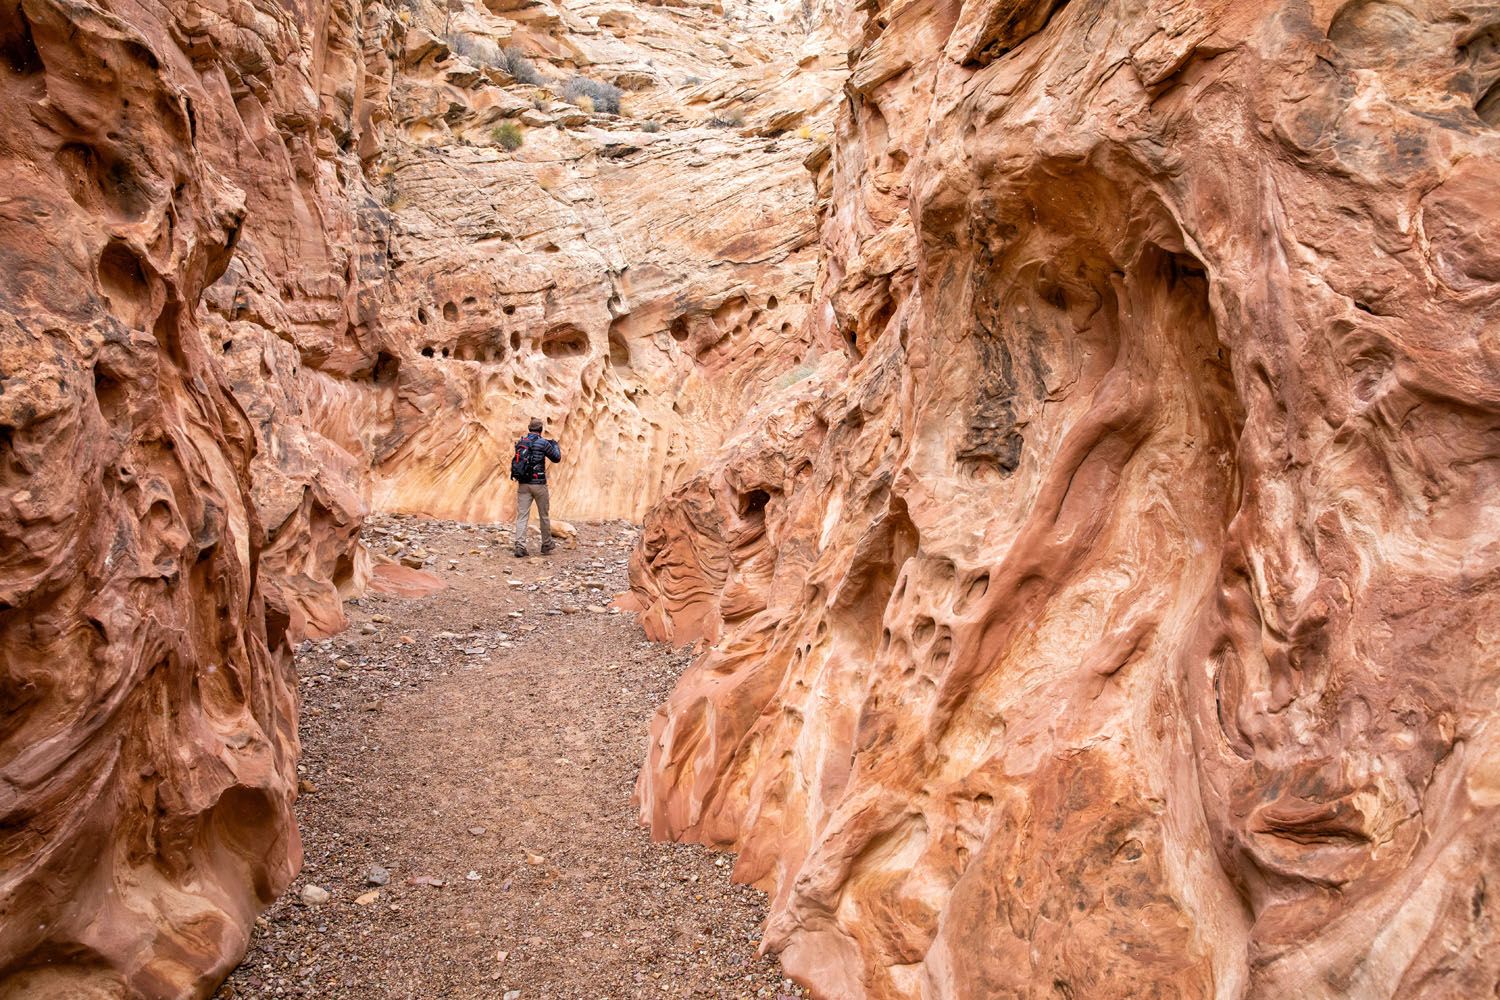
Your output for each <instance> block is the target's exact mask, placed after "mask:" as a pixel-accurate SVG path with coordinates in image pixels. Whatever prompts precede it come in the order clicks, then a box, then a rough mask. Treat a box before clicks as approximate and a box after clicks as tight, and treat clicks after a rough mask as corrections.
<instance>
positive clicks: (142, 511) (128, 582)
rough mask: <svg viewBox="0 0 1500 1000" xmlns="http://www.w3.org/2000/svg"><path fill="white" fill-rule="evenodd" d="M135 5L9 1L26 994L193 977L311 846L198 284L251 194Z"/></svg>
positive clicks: (2, 87)
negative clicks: (300, 836)
mask: <svg viewBox="0 0 1500 1000" xmlns="http://www.w3.org/2000/svg"><path fill="white" fill-rule="evenodd" d="M134 14H135V16H133V17H132V18H131V19H129V20H128V21H127V20H125V19H122V18H120V17H118V16H116V15H114V14H112V13H110V12H108V11H105V10H103V9H101V8H98V7H94V6H91V5H89V4H86V3H54V2H51V0H23V2H21V3H20V4H19V5H18V4H17V3H15V2H7V3H5V4H3V5H0V175H3V176H4V178H5V181H4V185H3V192H0V378H3V383H0V426H3V471H0V478H3V490H0V525H3V527H0V538H3V549H0V552H3V555H0V602H3V604H0V719H3V725H0V993H3V995H5V996H7V997H95V996H101V997H103V996H122V995H132V996H177V995H185V994H191V993H202V992H204V991H205V990H207V989H209V988H210V987H211V986H212V985H213V983H214V982H216V981H217V979H218V978H219V977H221V976H222V975H223V974H224V973H225V972H227V971H228V969H229V967H230V966H231V965H232V964H233V962H234V961H235V960H236V959H237V958H238V955H239V954H240V953H241V951H242V950H243V948H244V946H245V936H246V931H247V928H248V925H249V923H250V921H251V920H252V919H253V917H254V915H255V914H256V912H258V911H259V909H260V908H261V907H263V906H265V905H266V904H268V903H269V902H270V901H271V899H272V898H274V896H275V894H276V892H277V891H278V890H279V889H280V888H281V887H282V886H284V885H286V884H287V882H288V881H289V880H290V879H291V877H292V875H293V874H294V872H295V870H296V867H297V865H298V863H299V861H300V847H299V845H298V840H297V833H296V829H295V827H294V826H293V823H292V817H291V801H292V786H293V782H294V780H295V774H294V770H293V769H294V764H295V757H296V752H297V733H296V721H295V700H296V694H295V685H294V683H293V678H292V676H291V673H292V672H291V658H290V652H289V650H288V647H287V641H286V637H287V628H288V623H289V617H288V611H287V608H286V606H285V605H284V603H282V602H281V601H280V598H279V591H278V588H277V586H276V585H275V584H274V583H273V582H272V581H271V580H270V579H269V578H268V574H267V566H268V562H269V559H268V556H267V551H268V550H267V547H266V539H265V532H264V530H263V528H262V525H263V523H264V522H263V521H262V519H261V515H260V512H259V511H258V510H257V508H256V505H255V503H254V501H253V497H252V491H251V488H250V466H251V460H252V455H253V454H254V452H255V446H256V445H255V442H256V434H255V429H254V427H253V426H252V424H251V422H250V420H249V419H247V416H246V413H245V412H244V410H242V409H241V407H240V406H239V405H238V404H237V403H236V401H235V397H234V395H233V394H232V393H231V391H230V388H229V386H228V385H227V384H226V380H225V377H224V373H223V371H222V369H221V368H220V367H219V365H218V363H217V361H216V360H215V359H216V355H217V352H216V351H214V350H213V346H214V345H212V344H210V343H209V342H208V341H207V340H206V339H205V338H204V336H203V333H202V324H201V317H200V313H199V310H198V305H197V303H198V300H199V297H200V295H201V293H202V290H203V289H204V287H205V286H206V285H208V284H209V283H211V282H212V281H214V280H215V279H216V278H217V277H218V276H219V274H220V273H221V272H222V271H223V270H224V268H225V266H226V264H227V262H228V260H229V258H230V255H231V253H232V252H233V247H234V243H235V239H236V237H237V234H238V233H239V231H240V227H241V225H242V223H243V221H244V219H245V212H246V209H245V198H244V195H243V192H242V191H240V190H239V189H237V188H236V187H235V185H234V184H233V183H231V182H230V181H229V180H228V179H227V178H226V176H225V175H224V173H223V172H222V171H221V170H220V169H218V168H217V167H216V166H215V165H214V163H212V162H211V161H210V160H209V159H208V158H207V157H206V156H205V155H204V147H205V146H206V145H207V144H209V143H210V141H211V140H210V139H209V136H208V130H209V129H210V128H213V127H214V125H215V123H214V121H213V118H212V117H211V115H210V113H209V109H211V108H213V107H214V106H215V105H214V102H213V99H212V98H211V97H209V96H208V94H207V93H206V89H205V88H206V87H207V88H211V87H212V82H211V81H212V79H213V78H214V74H213V73H211V72H209V69H208V67H206V66H205V67H202V69H203V71H204V73H205V74H206V76H207V78H208V79H209V80H210V82H209V83H207V84H205V82H204V81H205V76H200V75H199V69H200V67H198V66H196V65H195V63H194V59H195V58H197V57H198V56H199V55H201V53H200V52H198V50H193V51H189V49H188V48H186V47H184V46H182V45H176V44H165V43H166V41H167V39H169V38H170V37H172V33H173V32H174V31H177V30H178V28H179V27H180V25H179V24H178V23H177V22H176V21H175V20H174V19H172V18H171V17H170V16H168V15H167V13H166V12H165V11H164V10H162V9H161V8H155V7H153V8H151V9H150V10H146V11H142V10H139V9H137V10H135V11H134ZM185 44H186V43H185V39H184V45H185Z"/></svg>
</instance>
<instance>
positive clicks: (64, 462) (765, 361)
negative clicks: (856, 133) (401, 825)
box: [0, 0, 844, 997]
mask: <svg viewBox="0 0 1500 1000" xmlns="http://www.w3.org/2000/svg"><path fill="white" fill-rule="evenodd" d="M450 6H451V8H452V9H450V10H438V9H436V8H434V7H431V6H428V5H425V4H422V3H411V4H405V5H401V6H399V7H387V6H385V5H383V4H375V3H372V4H368V5H363V4H356V3H347V2H338V0H334V2H330V3H323V4H312V5H303V6H283V5H281V4H278V3H276V2H272V0H266V2H257V3H241V4H229V3H213V2H210V3H207V4H194V5H188V6H183V5H177V4H166V5H163V4H159V3H144V4H137V3H131V4H114V3H102V4H95V3H91V2H88V0H10V2H0V116H3V119H4V129H3V132H0V171H3V175H4V177H5V178H6V182H5V184H4V185H0V255H3V259H4V262H5V266H4V267H3V268H0V304H3V307H0V327H3V335H0V359H3V362H0V379H3V382H0V414H3V416H0V428H3V434H0V445H3V448H4V463H5V465H4V467H5V473H4V475H5V482H6V484H7V489H6V490H5V491H4V495H3V497H0V505H3V506H0V517H3V520H0V523H3V529H0V538H3V539H4V559H3V568H0V588H3V591H4V592H3V594H0V601H3V604H0V712H3V719H4V725H3V727H0V775H3V783H0V994H3V995H5V996H26V997H30V996H37V997H42V996H46V997H52V996H149V997H167V996H191V995H204V994H206V993H207V992H208V991H209V990H211V988H212V987H213V985H214V984H215V983H216V982H217V981H218V979H219V978H221V977H222V975H223V973H224V972H225V971H226V970H227V969H228V968H229V967H230V966H231V965H232V964H233V963H234V962H235V961H237V960H238V957H239V955H240V954H241V953H242V952H243V948H244V944H245V940H246V934H247V931H248V928H249V926H250V923H251V921H252V919H253V917H254V915H255V913H256V912H257V911H258V910H259V909H260V908H261V907H262V906H264V905H265V904H266V903H268V902H269V901H270V900H271V899H273V898H274V897H275V895H276V894H277V893H278V892H280V891H281V889H282V888H283V887H284V886H285V885H286V884H287V883H288V881H289V880H290V878H291V877H292V875H293V873H294V872H295V870H296V868H297V865H298V864H299V861H300V847H299V845H298V840H297V834H296V830H295V827H294V825H293V821H292V814H291V803H292V799H293V797H294V786H295V782H296V774H295V761H296V754H297V739H296V687H295V677H294V675H293V670H292V665H291V646H292V645H293V644H294V643H295V642H296V641H297V640H298V639H299V638H300V637H302V636H304V635H315V634H324V633H327V632H331V631H334V630H337V629H338V628H341V627H343V625H344V619H343V615H342V611H341V610H340V603H341V600H342V598H343V597H345V596H347V595H349V594H351V593H354V592H357V591H358V590H359V589H360V588H361V587H362V586H363V584H364V582H365V580H366V579H367V577H368V575H369V573H370V562H371V560H370V557H369V556H368V555H367V554H366V553H364V552H363V551H362V550H361V549H360V548H359V545H358V541H357V539H358V531H359V525H360V522H361V519H362V518H363V516H364V514H365V513H366V512H367V511H368V510H369V509H371V508H372V507H376V508H386V509H395V510H417V511H425V512H428V513H435V514H448V515H454V516H466V517H471V518H477V519H485V520H489V519H495V518H497V517H498V516H499V515H500V514H501V513H502V512H503V511H504V509H505V505H506V497H505V495H504V486H503V485H502V482H497V480H500V481H503V478H504V476H503V471H504V468H505V460H506V458H508V452H509V443H510V440H511V439H512V438H513V437H514V435H515V434H516V433H517V431H518V430H519V427H518V424H519V421H520V419H521V418H523V417H524V416H529V415H531V414H533V413H537V414H539V415H543V416H546V417H547V418H549V420H550V421H551V422H552V426H553V428H554V433H560V435H561V436H562V437H563V438H564V440H565V441H567V442H568V446H569V449H570V455H571V456H572V457H573V459H574V461H573V462H572V465H571V467H570V468H569V470H568V472H567V474H566V475H564V476H563V477H561V478H560V480H559V483H558V486H557V493H558V500H559V502H558V503H557V505H556V506H555V507H554V510H555V511H556V512H558V513H563V514H571V515H574V516H584V517H587V516H600V517H604V516H616V515H619V514H623V513H631V512H635V511H638V510H641V509H643V508H644V506H645V505H646V504H647V503H649V502H650V501H651V500H652V499H654V498H655V497H656V496H658V495H659V494H660V492H661V490H662V489H663V486H664V485H665V484H667V483H670V482H672V481H673V480H675V479H678V478H682V477H685V476H687V475H688V474H690V473H691V472H692V471H694V470H695V468H696V463H698V462H699V461H701V460H702V457H703V456H704V455H706V454H707V453H708V451H709V450H711V449H712V448H713V447H714V446H715V445H716V444H717V443H718V440H719V438H720V437H721V436H722V435H723V434H724V433H726V432H727V429H728V428H729V427H730V426H731V424H732V423H733V420H734V418H735V416H736V414H737V413H738V412H740V411H742V410H743V409H744V408H746V407H747V406H748V405H749V402H750V401H751V400H753V399H754V398H755V397H756V396H757V395H758V394H759V393H761V392H762V391H763V390H764V389H765V388H766V387H767V386H770V385H774V384H775V383H776V382H777V381H778V380H781V379H784V378H785V377H786V376H785V374H784V373H785V372H787V371H788V370H790V369H792V368H794V367H795V366H796V364H797V363H798V361H799V360H800V353H801V351H802V350H803V349H804V348H805V346H806V343H807V341H806V335H805V333H804V332H803V328H804V324H803V317H804V314H805V313H806V311H807V309H808V301H809V299H810V291H811V287H812V283H813V280H814V276H815V268H816V263H815V248H814V246H813V244H814V242H815V230H814V228H813V224H812V222H811V221H810V217H809V216H808V209H809V208H810V206H811V205H812V204H813V199H814V197H815V195H814V192H813V189H812V187H811V185H810V184H809V183H808V181H807V178H806V175H805V172H804V171H803V169H802V167H801V161H802V160H803V159H804V158H805V156H806V155H807V153H808V151H810V150H812V149H814V148H816V146H817V144H818V138H817V134H818V131H819V129H821V128H822V127H823V126H822V125H821V124H820V118H819V116H820V115H822V114H823V112H824V111H825V110H826V109H828V108H829V107H831V104H830V101H829V98H831V97H832V96H833V95H835V94H836V93H837V91H838V87H839V85H840V81H841V80H842V75H843V72H844V68H843V66H842V63H841V61H840V60H838V59H834V58H833V57H832V56H831V55H829V54H828V53H829V51H830V45H831V39H832V36H831V35H829V34H826V33H825V34H824V35H818V34H817V33H816V32H812V31H811V27H812V26H811V25H809V24H803V25H801V26H794V25H791V24H789V23H787V22H786V21H785V19H780V20H777V21H776V22H775V23H774V24H772V23H770V22H769V21H768V20H767V16H766V15H765V14H764V13H763V12H760V11H759V9H758V8H757V7H755V6H753V5H744V6H734V7H732V8H731V9H730V10H728V11H725V10H724V9H722V8H721V7H719V6H718V5H715V4H701V5H684V6H682V7H680V8H664V7H655V6H654V5H641V6H639V7H637V6H636V5H620V4H585V3H578V4H576V5H573V4H564V5H553V4H550V3H546V2H538V3H531V4H526V5H514V4H506V3H497V4H494V5H493V6H494V8H495V9H493V10H491V9H489V8H485V7H479V6H468V7H465V6H463V5H460V4H453V5H450ZM752 34H753V36H754V38H755V39H756V46H758V47H753V46H752V47H747V45H746V44H741V42H740V41H739V39H741V36H744V38H746V39H748V38H750V36H751V35H752ZM731 42H733V44H731ZM502 44H503V45H506V46H509V47H511V48H514V49H516V50H517V51H518V52H525V53H527V54H529V57H530V62H528V63H525V64H522V63H511V62H510V61H508V60H509V58H510V57H509V56H507V55H506V54H505V53H503V52H501V51H500V46H501V45H502ZM783 60H784V65H783ZM523 65H529V66H531V67H532V69H533V70H534V71H535V72H536V73H537V74H538V75H537V77H536V81H537V82H536V83H535V84H528V83H524V82H522V81H521V80H519V79H517V77H516V75H515V74H514V73H512V72H511V71H510V70H511V69H512V68H516V67H520V66H523ZM579 73H587V74H591V75H590V76H589V79H590V80H592V81H593V83H594V85H596V86H597V85H598V84H601V83H605V82H611V83H617V84H618V85H619V86H620V87H622V88H630V89H629V90H628V92H627V95H626V98H625V106H624V107H623V108H622V109H621V110H623V111H625V112H627V113H628V114H634V113H635V112H634V110H633V105H634V104H635V103H636V102H638V103H639V105H640V107H641V109H643V110H642V111H641V112H640V114H641V115H646V114H648V113H649V115H650V118H649V119H648V118H645V117H623V116H621V115H618V114H608V113H604V112H602V111H600V110H598V109H593V110H591V109H589V107H588V106H587V102H585V101H583V100H581V99H578V98H577V97H576V95H575V103H566V102H563V101H561V100H559V99H558V98H559V97H560V96H563V94H564V91H565V89H566V87H565V84H566V80H567V79H568V78H569V77H570V76H571V75H573V74H579ZM695 75H696V76H697V78H696V82H690V80H689V78H690V77H694V76H695ZM596 92H600V91H597V90H596ZM602 93H604V94H606V95H607V94H608V91H602ZM648 121H649V122H650V124H649V125H648ZM502 126H514V127H515V128H516V130H517V131H518V132H521V133H523V134H524V135H523V139H524V141H523V142H522V144H521V146H520V148H519V149H515V150H508V149H506V148H505V147H504V145H503V144H502V138H501V136H502V135H504V134H505V133H502V132H501V127H502ZM653 188H655V189H657V190H655V191H653Z"/></svg>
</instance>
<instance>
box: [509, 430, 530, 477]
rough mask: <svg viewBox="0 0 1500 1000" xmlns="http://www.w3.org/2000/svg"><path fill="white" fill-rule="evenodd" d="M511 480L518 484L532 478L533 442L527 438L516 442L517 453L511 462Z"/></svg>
mask: <svg viewBox="0 0 1500 1000" xmlns="http://www.w3.org/2000/svg"><path fill="white" fill-rule="evenodd" d="M510 478H512V479H514V480H515V481H516V482H518V483H524V482H526V481H527V480H529V479H530V478H531V442H530V441H528V440H527V439H526V438H522V439H521V440H519V441H517V442H516V453H515V455H514V457H512V458H511V460H510Z"/></svg>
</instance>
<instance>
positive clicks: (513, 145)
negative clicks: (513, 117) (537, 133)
mask: <svg viewBox="0 0 1500 1000" xmlns="http://www.w3.org/2000/svg"><path fill="white" fill-rule="evenodd" d="M490 138H491V139H494V140H495V145H497V146H499V147H500V148H501V149H504V150H508V151H509V152H512V153H514V152H515V151H516V150H518V149H520V148H521V144H522V143H524V142H525V141H526V132H525V131H524V130H523V129H522V128H521V126H519V125H517V124H516V123H515V122H501V123H500V124H499V125H496V126H495V129H494V131H492V132H491V133H490Z"/></svg>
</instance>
